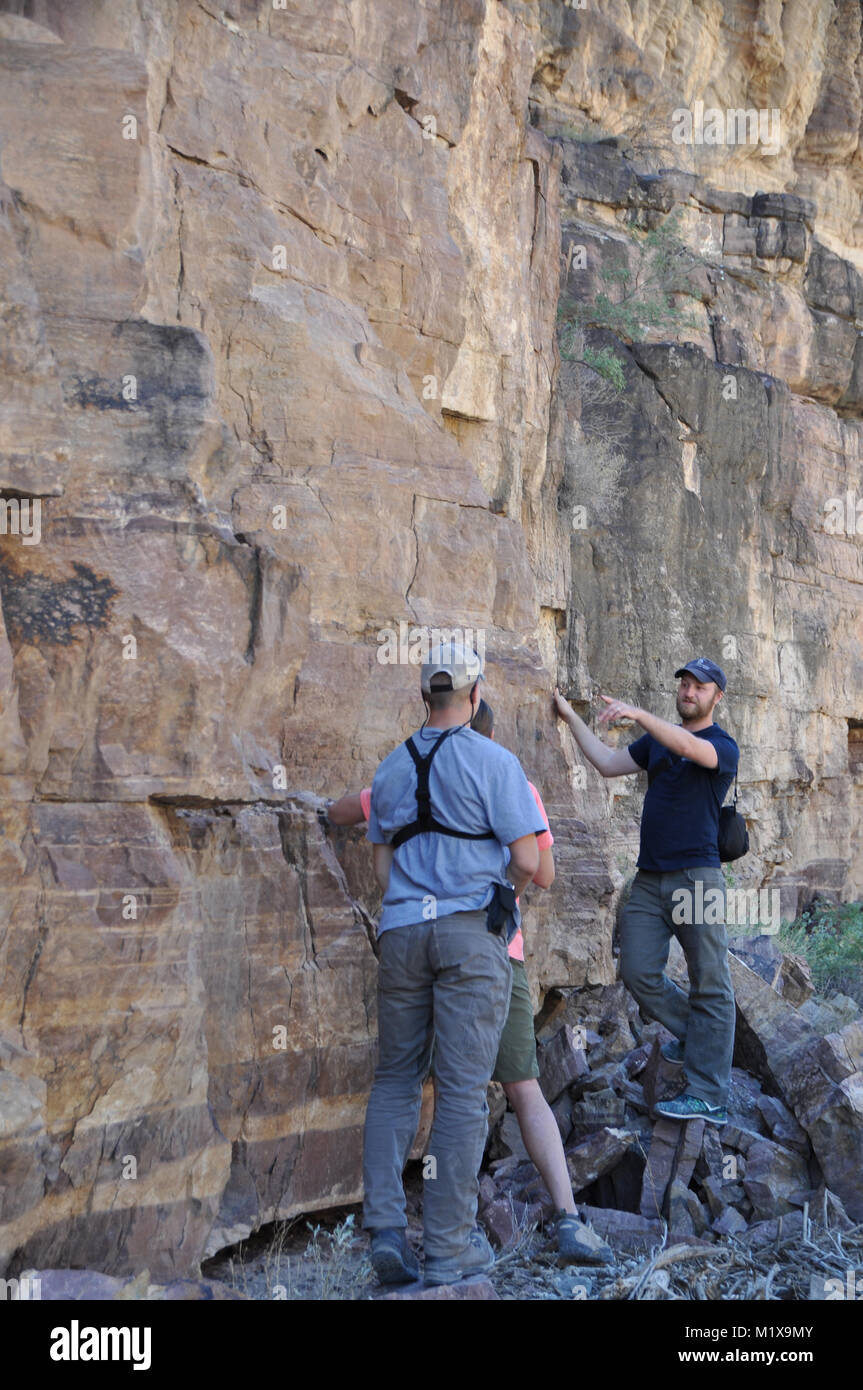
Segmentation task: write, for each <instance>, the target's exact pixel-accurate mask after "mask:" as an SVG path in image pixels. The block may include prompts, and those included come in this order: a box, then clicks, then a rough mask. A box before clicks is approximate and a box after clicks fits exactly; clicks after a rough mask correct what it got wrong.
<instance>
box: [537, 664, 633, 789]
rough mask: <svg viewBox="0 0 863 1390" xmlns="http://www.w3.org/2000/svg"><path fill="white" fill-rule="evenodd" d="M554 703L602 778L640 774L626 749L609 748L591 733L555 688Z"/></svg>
mask: <svg viewBox="0 0 863 1390" xmlns="http://www.w3.org/2000/svg"><path fill="white" fill-rule="evenodd" d="M554 703H555V708H556V709H557V712H558V714H559V715H560V717H561V719H565V720H566V722H567V724H568V725H569V727H570V729H571V730H572V732H573V735H574V736H575V741H576V743H577V744H578V746H579V748H580V749H581V751H582V753H583V754H584V756H585V757H586V758H587V759H588V761H589V762H591V763H593V766H594V767H595V768H596V770H597V772H601V773H602V775H603V777H623V776H624V775H625V774H626V773H628V772H641V768H640V767H639V766H638V763H637V762H636V761H635V759H634V758H633V757H632V755H631V754H630V753H629V751H628V750H627V749H626V748H609V747H608V745H607V744H605V743H603V742H602V740H601V739H599V738H597V737H596V734H594V733H592V732H591V730H590V729H589V728H588V727H587V725H586V724H585V722H584V720H583V719H582V718H580V716H579V715H577V714H576V712H575V710H574V709H573V708H572V705H571V704H570V703H569V701H568V700H566V699H564V697H563V695H561V693H560V691H559V690H558V689H557V687H556V686H555V690H554ZM600 717H602V716H600Z"/></svg>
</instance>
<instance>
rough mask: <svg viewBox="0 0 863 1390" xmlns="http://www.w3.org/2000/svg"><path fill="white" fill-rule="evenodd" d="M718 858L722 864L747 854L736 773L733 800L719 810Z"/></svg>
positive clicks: (745, 831)
mask: <svg viewBox="0 0 863 1390" xmlns="http://www.w3.org/2000/svg"><path fill="white" fill-rule="evenodd" d="M717 839H718V845H719V858H720V859H721V860H722V862H723V864H730V863H731V861H732V860H733V859H742V858H743V856H744V854H748V853H749V831H748V830H747V829H746V821H745V820H744V819H743V817H742V815H741V814H740V812H739V811H738V809H737V773H736V772H735V774H734V800H733V801H732V803H731V805H730V806H720V808H719V835H718V837H717Z"/></svg>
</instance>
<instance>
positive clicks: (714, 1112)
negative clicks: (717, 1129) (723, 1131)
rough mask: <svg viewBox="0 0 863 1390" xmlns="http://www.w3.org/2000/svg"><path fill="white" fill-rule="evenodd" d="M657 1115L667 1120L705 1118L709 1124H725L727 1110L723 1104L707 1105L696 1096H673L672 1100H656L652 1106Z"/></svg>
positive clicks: (726, 1122)
mask: <svg viewBox="0 0 863 1390" xmlns="http://www.w3.org/2000/svg"><path fill="white" fill-rule="evenodd" d="M654 1110H655V1111H656V1113H657V1115H664V1116H665V1118H666V1119H667V1120H706V1121H707V1123H708V1124H710V1125H727V1124H728V1111H727V1110H726V1109H725V1106H724V1105H708V1104H707V1101H705V1100H699V1099H698V1096H689V1095H682V1096H675V1098H674V1100H658V1101H657V1102H656V1105H655V1106H654Z"/></svg>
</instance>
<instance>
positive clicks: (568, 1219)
mask: <svg viewBox="0 0 863 1390" xmlns="http://www.w3.org/2000/svg"><path fill="white" fill-rule="evenodd" d="M558 1218H559V1219H558V1223H557V1253H558V1257H559V1260H560V1263H561V1264H579V1265H612V1264H614V1251H613V1250H612V1249H611V1246H610V1245H606V1243H605V1241H604V1240H602V1239H601V1238H600V1237H599V1236H598V1235H597V1234H596V1231H594V1229H593V1227H592V1226H588V1225H586V1224H585V1223H584V1222H583V1221H581V1220H579V1217H578V1215H577V1214H576V1213H573V1212H566V1211H561V1212H559V1213H558Z"/></svg>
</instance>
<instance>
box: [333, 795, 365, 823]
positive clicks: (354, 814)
mask: <svg viewBox="0 0 863 1390" xmlns="http://www.w3.org/2000/svg"><path fill="white" fill-rule="evenodd" d="M327 818H328V819H329V821H330V824H331V825H359V824H360V823H361V822H362V821H364V820H365V816H364V815H363V807H362V799H361V797H360V794H359V792H351V793H350V794H349V795H348V796H340V797H339V799H338V801H334V802H333V804H332V806H331V807H330V808H329V810H328V811H327Z"/></svg>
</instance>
